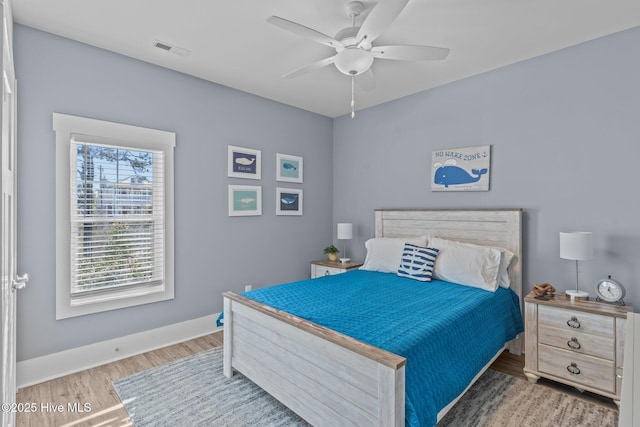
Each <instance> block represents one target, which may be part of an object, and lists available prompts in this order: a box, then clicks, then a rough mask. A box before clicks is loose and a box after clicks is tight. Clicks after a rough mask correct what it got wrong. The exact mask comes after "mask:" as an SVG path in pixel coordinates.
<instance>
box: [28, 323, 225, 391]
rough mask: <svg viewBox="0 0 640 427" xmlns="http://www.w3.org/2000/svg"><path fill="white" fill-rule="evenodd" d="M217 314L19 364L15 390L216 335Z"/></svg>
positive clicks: (35, 358) (217, 329) (218, 329)
mask: <svg viewBox="0 0 640 427" xmlns="http://www.w3.org/2000/svg"><path fill="white" fill-rule="evenodd" d="M218 314H219V313H218ZM218 314H212V315H210V316H204V317H200V318H198V319H193V320H187V321H185V322H180V323H174V324H173V325H168V326H163V327H161V328H157V329H151V330H149V331H144V332H139V333H137V334H132V335H127V336H124V337H119V338H114V339H112V340H107V341H101V342H98V343H95V344H89V345H85V346H82V347H76V348H72V349H69V350H64V351H61V352H58V353H52V354H47V355H45V356H40V357H34V358H33V359H28V360H23V361H20V362H18V363H17V366H16V369H17V372H16V376H17V378H16V382H17V386H18V388H23V387H27V386H30V385H33V384H39V383H41V382H44V381H49V380H52V379H54V378H59V377H62V376H65V375H69V374H73V373H75V372H79V371H84V370H85V369H89V368H94V367H96V366H100V365H104V364H106V363H110V362H114V361H116V360H120V359H125V358H127V357H131V356H135V355H137V354H141V353H145V352H147V351H151V350H155V349H157V348H161V347H166V346H169V345H173V344H176V343H179V342H183V341H187V340H190V339H193V338H197V337H201V336H204V335H208V334H211V333H213V332H217V331H220V330H222V328H218V327H216V319H217V318H218Z"/></svg>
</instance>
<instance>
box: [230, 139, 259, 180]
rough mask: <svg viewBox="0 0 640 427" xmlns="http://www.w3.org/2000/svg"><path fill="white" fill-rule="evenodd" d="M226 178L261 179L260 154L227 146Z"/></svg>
mask: <svg viewBox="0 0 640 427" xmlns="http://www.w3.org/2000/svg"><path fill="white" fill-rule="evenodd" d="M228 153H229V154H228V162H227V176H230V177H232V178H247V179H262V166H261V165H262V152H261V151H260V150H254V149H252V148H244V147H236V146H233V145H229V148H228Z"/></svg>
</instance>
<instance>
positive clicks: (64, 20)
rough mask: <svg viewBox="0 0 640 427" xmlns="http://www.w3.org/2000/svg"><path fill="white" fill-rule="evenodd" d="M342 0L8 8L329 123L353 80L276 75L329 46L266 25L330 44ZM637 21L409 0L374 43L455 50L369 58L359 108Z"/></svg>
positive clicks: (471, 1) (549, 5) (341, 18)
mask: <svg viewBox="0 0 640 427" xmlns="http://www.w3.org/2000/svg"><path fill="white" fill-rule="evenodd" d="M361 1H362V3H364V4H365V5H366V6H367V10H365V12H364V14H365V15H366V14H367V13H368V11H370V10H371V8H372V7H373V6H374V5H375V4H376V3H377V2H376V1H372V0H361ZM379 1H386V0H379ZM346 4H347V1H346V0H225V1H222V0H178V1H176V0H13V11H14V20H15V22H17V23H19V24H23V25H27V26H30V27H33V28H37V29H41V30H44V31H47V32H50V33H53V34H58V35H61V36H64V37H68V38H70V39H74V40H78V41H81V42H84V43H87V44H90V45H93V46H97V47H100V48H103V49H107V50H110V51H113V52H118V53H121V54H123V55H127V56H131V57H134V58H138V59H141V60H143V61H147V62H150V63H153V64H157V65H160V66H163V67H167V68H170V69H173V70H177V71H181V72H183V73H186V74H191V75H194V76H197V77H200V78H202V79H205V80H210V81H212V82H216V83H219V84H222V85H225V86H229V87H232V88H235V89H239V90H242V91H245V92H249V93H253V94H256V95H259V96H262V97H265V98H268V99H272V100H275V101H279V102H282V103H285V104H289V105H293V106H295V107H299V108H302V109H305V110H308V111H313V112H316V113H318V114H322V115H325V116H328V117H337V116H341V115H343V114H347V113H349V112H350V105H349V104H350V96H351V93H350V92H351V86H350V84H351V83H350V79H349V77H347V76H345V75H343V74H341V73H340V72H339V71H338V70H337V69H336V68H335V67H334V66H333V65H330V66H328V67H325V68H322V69H320V70H317V71H313V72H311V73H308V74H305V75H303V76H299V77H296V78H294V79H283V78H281V76H282V75H283V74H285V73H288V72H289V71H292V70H294V69H296V68H298V67H301V66H304V65H307V64H309V63H311V62H314V61H317V60H320V59H322V58H326V57H329V56H332V54H334V53H335V52H334V51H333V49H331V48H329V47H327V46H324V45H321V44H318V43H315V42H313V41H310V40H308V39H304V38H302V37H298V36H296V35H294V34H292V33H289V32H286V31H284V30H282V29H280V28H278V27H275V26H273V25H271V24H269V23H267V22H266V19H267V18H268V17H269V16H271V15H277V16H280V17H282V18H285V19H288V20H291V21H295V22H297V23H300V24H302V25H305V26H307V27H311V28H313V29H315V30H317V31H320V32H322V33H325V34H328V35H330V36H332V37H333V36H335V34H336V33H337V32H338V31H339V30H340V29H342V28H344V27H348V26H350V24H351V23H350V19H349V18H348V17H347V14H346V12H345V6H346ZM359 21H360V22H361V21H362V17H361V19H359ZM360 22H359V23H360ZM638 25H640V0H411V1H410V2H409V4H408V5H407V7H406V8H405V9H404V10H403V12H402V13H401V14H400V16H399V17H398V18H397V19H396V20H395V22H394V23H393V24H392V25H391V26H390V27H389V28H388V30H387V31H385V32H384V33H383V34H382V35H381V36H380V37H379V38H378V39H377V40H376V42H375V44H376V45H393V44H417V45H430V46H439V47H447V48H450V49H451V53H450V54H449V56H448V58H446V59H445V60H444V61H432V62H406V61H385V60H382V59H377V60H376V61H375V62H374V64H373V66H372V70H373V71H374V73H375V76H376V82H377V86H376V89H375V90H373V91H370V92H364V91H362V90H357V92H356V109H362V108H366V107H370V106H373V105H377V104H381V103H383V102H386V101H390V100H393V99H397V98H400V97H403V96H406V95H410V94H413V93H416V92H420V91H423V90H426V89H429V88H432V87H435V86H439V85H442V84H445V83H448V82H452V81H455V80H459V79H463V78H465V77H469V76H472V75H475V74H478V73H482V72H484V71H488V70H492V69H495V68H498V67H502V66H504V65H508V64H512V63H515V62H518V61H522V60H524V59H528V58H532V57H535V56H538V55H542V54H545V53H548V52H552V51H555V50H558V49H562V48H564V47H567V46H572V45H575V44H577V43H581V42H584V41H587V40H592V39H594V38H597V37H601V36H604V35H607V34H611V33H614V32H618V31H621V30H624V29H628V28H631V27H635V26H638ZM156 39H157V40H160V41H163V42H167V43H170V44H173V45H176V46H179V47H182V48H185V49H188V50H190V51H191V53H190V54H189V55H187V56H179V55H175V54H173V53H170V52H166V51H162V50H160V49H158V48H156V47H154V41H155V40H156ZM630 54H631V53H630ZM635 54H637V52H636V53H635ZM18 77H19V76H18Z"/></svg>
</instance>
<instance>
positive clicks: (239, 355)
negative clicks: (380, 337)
mask: <svg viewBox="0 0 640 427" xmlns="http://www.w3.org/2000/svg"><path fill="white" fill-rule="evenodd" d="M223 296H224V313H225V318H224V374H225V375H226V376H227V377H231V376H232V375H233V372H234V370H237V371H239V372H241V373H242V374H243V375H245V376H246V377H247V378H249V379H250V380H251V381H253V382H254V383H256V384H257V385H259V386H260V387H262V388H263V389H264V390H265V391H267V392H268V393H269V394H271V395H272V396H274V397H275V398H276V399H278V400H279V401H281V402H282V403H283V404H285V405H286V406H287V407H289V408H290V409H291V410H293V411H294V412H296V413H297V414H298V415H300V416H301V417H302V418H304V419H305V420H306V421H308V422H309V423H311V424H313V425H317V426H323V425H340V426H346V425H357V426H365V425H372V426H404V424H405V419H404V398H405V395H404V390H405V378H404V375H405V369H404V367H405V364H406V359H405V358H403V357H401V356H398V355H396V354H393V353H390V352H388V351H385V350H382V349H380V348H377V347H374V346H371V345H369V344H366V343H363V342H361V341H358V340H355V339H353V338H351V337H348V336H345V335H343V334H340V333H338V332H335V331H333V330H330V329H327V328H324V327H322V326H319V325H317V324H314V323H312V322H309V321H306V320H304V319H301V318H299V317H296V316H293V315H291V314H289V313H286V312H283V311H281V310H277V309H275V308H273V307H270V306H267V305H264V304H261V303H259V302H256V301H253V300H250V299H248V298H245V297H243V296H240V295H238V294H235V293H233V292H226V293H224V294H223Z"/></svg>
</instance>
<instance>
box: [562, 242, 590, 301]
mask: <svg viewBox="0 0 640 427" xmlns="http://www.w3.org/2000/svg"><path fill="white" fill-rule="evenodd" d="M560 258H562V259H571V260H575V262H576V290H575V291H574V290H567V291H566V294H567V295H568V296H569V297H570V298H571V299H572V300H575V299H576V298H578V299H588V298H589V293H588V292H585V291H581V290H579V289H578V284H579V279H578V278H579V273H578V261H586V260H589V259H591V258H593V239H592V233H591V232H588V231H577V232H571V233H563V232H560Z"/></svg>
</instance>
